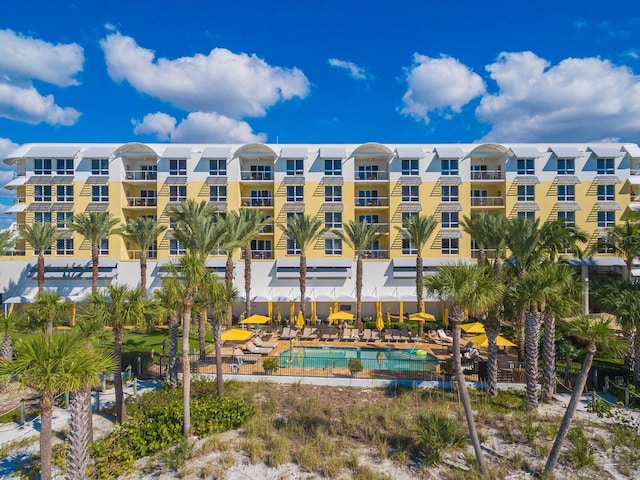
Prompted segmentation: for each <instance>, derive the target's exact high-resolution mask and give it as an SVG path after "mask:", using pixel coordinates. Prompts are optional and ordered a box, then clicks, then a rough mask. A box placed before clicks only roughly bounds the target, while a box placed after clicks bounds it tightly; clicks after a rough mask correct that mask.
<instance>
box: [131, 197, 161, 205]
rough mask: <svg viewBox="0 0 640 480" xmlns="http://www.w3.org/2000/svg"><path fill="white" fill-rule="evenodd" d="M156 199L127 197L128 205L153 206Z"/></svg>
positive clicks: (156, 201)
mask: <svg viewBox="0 0 640 480" xmlns="http://www.w3.org/2000/svg"><path fill="white" fill-rule="evenodd" d="M157 205H158V199H157V198H154V197H127V206H128V207H155V206H157Z"/></svg>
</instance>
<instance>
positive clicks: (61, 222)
mask: <svg viewBox="0 0 640 480" xmlns="http://www.w3.org/2000/svg"><path fill="white" fill-rule="evenodd" d="M72 220H73V212H58V213H56V227H58V228H69V224H70V223H71V221H72Z"/></svg>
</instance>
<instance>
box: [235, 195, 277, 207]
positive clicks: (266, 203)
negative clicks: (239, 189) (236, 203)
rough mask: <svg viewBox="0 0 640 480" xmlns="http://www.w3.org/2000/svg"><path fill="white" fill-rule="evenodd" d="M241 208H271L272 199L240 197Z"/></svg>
mask: <svg viewBox="0 0 640 480" xmlns="http://www.w3.org/2000/svg"><path fill="white" fill-rule="evenodd" d="M242 206H243V207H273V197H242Z"/></svg>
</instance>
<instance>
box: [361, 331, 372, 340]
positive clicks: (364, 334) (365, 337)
mask: <svg viewBox="0 0 640 480" xmlns="http://www.w3.org/2000/svg"><path fill="white" fill-rule="evenodd" d="M362 341H363V342H370V341H371V329H370V328H365V329H364V331H363V332H362Z"/></svg>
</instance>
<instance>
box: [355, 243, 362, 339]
mask: <svg viewBox="0 0 640 480" xmlns="http://www.w3.org/2000/svg"><path fill="white" fill-rule="evenodd" d="M361 302H362V257H361V256H360V255H358V258H357V260H356V325H357V327H358V331H359V332H360V331H362V319H361V318H360V308H361V306H362V305H361Z"/></svg>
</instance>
